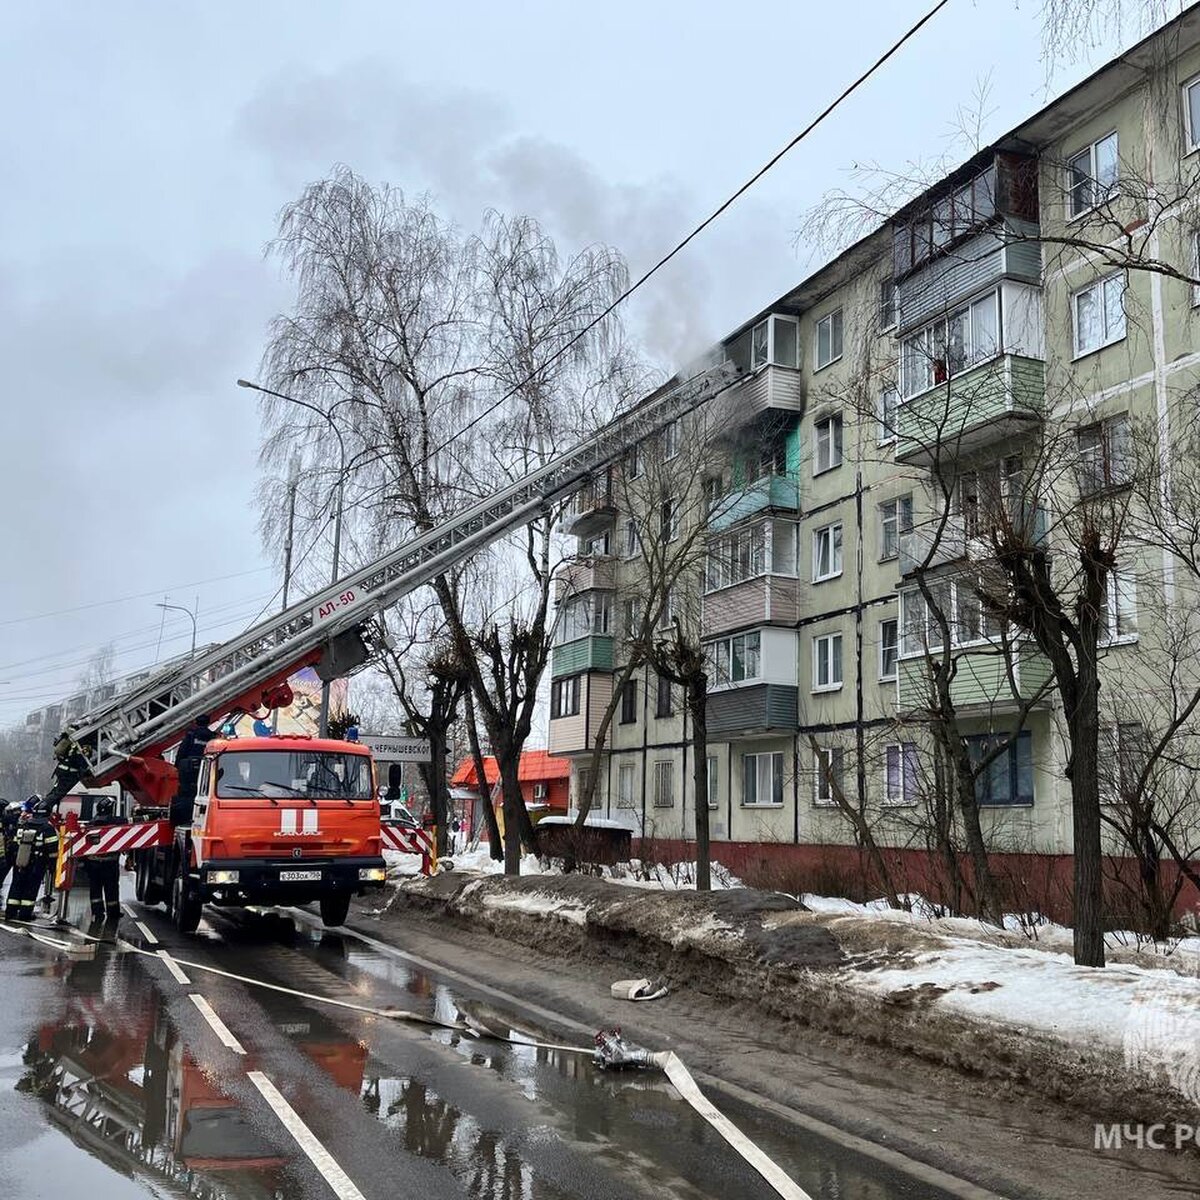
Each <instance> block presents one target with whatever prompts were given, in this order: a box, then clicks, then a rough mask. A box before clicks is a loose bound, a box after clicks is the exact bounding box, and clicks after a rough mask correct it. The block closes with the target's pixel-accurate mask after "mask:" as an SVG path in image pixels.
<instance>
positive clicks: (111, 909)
mask: <svg viewBox="0 0 1200 1200" xmlns="http://www.w3.org/2000/svg"><path fill="white" fill-rule="evenodd" d="M127 823H128V822H127V821H126V820H125V818H124V817H121V816H118V815H117V802H116V800H114V799H113V798H112V796H102V797H100V799H98V800H97V801H96V807H95V809H94V810H93V813H92V819H91V820H90V821H89V822H88V829H89V830H91V829H101V828H107V827H109V826H112V825H125V824H127ZM87 876H88V894H89V896H90V898H91V902H92V920H93V921H108V922H110V923H111V922H114V921H119V920H120V919H121V897H120V891H121V856H120V855H119V854H98V855H95V856H93V857H91V858H88V860H87Z"/></svg>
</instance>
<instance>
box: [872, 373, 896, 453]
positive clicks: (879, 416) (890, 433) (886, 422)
mask: <svg viewBox="0 0 1200 1200" xmlns="http://www.w3.org/2000/svg"><path fill="white" fill-rule="evenodd" d="M889 396H890V397H891V415H890V417H889V414H888V397H889ZM899 411H900V389H899V388H898V387H886V388H884V389H883V391H882V392H880V393H879V405H878V408H877V410H876V413H875V419H876V422H877V423H878V426H879V431H878V444H879V445H880V446H890V445H891V444H892V443H893V442H894V441H895V440H896V438H897V436H898V434H897V433H896V425H897V419H898V415H899Z"/></svg>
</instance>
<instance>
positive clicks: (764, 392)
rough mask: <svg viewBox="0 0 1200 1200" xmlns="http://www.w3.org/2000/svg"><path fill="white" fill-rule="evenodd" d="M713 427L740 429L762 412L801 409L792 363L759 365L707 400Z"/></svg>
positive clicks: (801, 393) (800, 381)
mask: <svg viewBox="0 0 1200 1200" xmlns="http://www.w3.org/2000/svg"><path fill="white" fill-rule="evenodd" d="M710 409H711V412H712V422H713V428H715V429H720V430H722V431H730V430H734V429H740V428H741V427H742V426H744V425H746V424H747V422H749V421H751V420H753V419H754V418H755V417H757V416H759V415H761V414H762V413H765V412H771V411H775V412H790V413H796V414H797V415H799V414H800V413H801V412H803V411H804V385H803V377H802V376H801V374H800V371H799V370H798V369H797V368H795V367H777V366H765V367H759V368H758V369H757V370H756V371H754V373H753V374H751V375H747V376H745V377H744V378H743V379H742V380H741V382H740V383H737V384H735V385H734V386H733V387H731V388H729V389H728V390H727V391H725V392H722V393H721V395H720V396H718V397H717V398H716V399H715V400H713V401H712V402H711V405H710Z"/></svg>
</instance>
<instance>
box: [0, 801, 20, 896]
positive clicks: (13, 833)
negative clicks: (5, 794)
mask: <svg viewBox="0 0 1200 1200" xmlns="http://www.w3.org/2000/svg"><path fill="white" fill-rule="evenodd" d="M20 820H21V802H20V801H19V800H14V801H13V802H12V803H11V804H9V805H8V806H7V807H6V808H4V809H2V810H0V834H2V835H3V838H4V858H3V859H2V860H0V887H3V886H4V880H5V878H6V877H7V876H8V873H9V871H11V870H12V866H13V859H15V858H16V856H17V825H18V824H19V823H20Z"/></svg>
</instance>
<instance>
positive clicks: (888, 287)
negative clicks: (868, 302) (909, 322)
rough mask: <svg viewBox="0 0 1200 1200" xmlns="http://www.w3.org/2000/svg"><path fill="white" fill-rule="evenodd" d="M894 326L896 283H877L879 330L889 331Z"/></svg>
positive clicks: (890, 280) (889, 280) (887, 281)
mask: <svg viewBox="0 0 1200 1200" xmlns="http://www.w3.org/2000/svg"><path fill="white" fill-rule="evenodd" d="M895 324H896V282H895V280H893V279H881V280H880V281H879V329H880V332H882V331H883V330H885V329H891V328H892V327H893V326H894V325H895Z"/></svg>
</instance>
